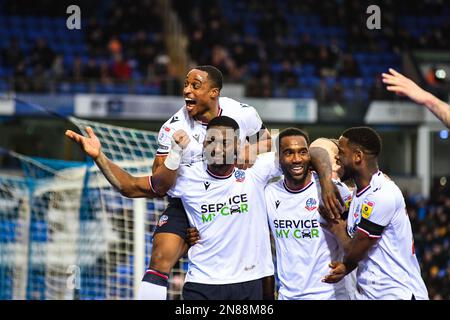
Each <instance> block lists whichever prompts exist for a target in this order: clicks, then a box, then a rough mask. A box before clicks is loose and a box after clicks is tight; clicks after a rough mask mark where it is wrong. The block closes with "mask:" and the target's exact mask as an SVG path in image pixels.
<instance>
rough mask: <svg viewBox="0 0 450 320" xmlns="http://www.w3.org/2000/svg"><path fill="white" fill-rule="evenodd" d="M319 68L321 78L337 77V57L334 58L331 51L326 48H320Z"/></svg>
mask: <svg viewBox="0 0 450 320" xmlns="http://www.w3.org/2000/svg"><path fill="white" fill-rule="evenodd" d="M316 61H317V67H318V71H319V76H321V77H335V76H336V68H335V66H336V57H334V56H332V54H331V53H330V51H329V49H328V48H327V47H325V46H320V47H319V52H318V57H317V60H316Z"/></svg>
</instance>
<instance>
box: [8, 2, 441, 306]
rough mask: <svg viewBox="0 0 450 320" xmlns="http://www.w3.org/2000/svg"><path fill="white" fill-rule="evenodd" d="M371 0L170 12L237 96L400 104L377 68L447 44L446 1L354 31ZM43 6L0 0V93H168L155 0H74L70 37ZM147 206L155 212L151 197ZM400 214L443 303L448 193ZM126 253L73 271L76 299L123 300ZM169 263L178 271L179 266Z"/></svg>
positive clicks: (396, 8)
mask: <svg viewBox="0 0 450 320" xmlns="http://www.w3.org/2000/svg"><path fill="white" fill-rule="evenodd" d="M372 2H373V1H367V0H364V1H360V0H348V1H345V2H342V1H338V0H335V1H315V0H303V1H296V0H276V1H261V0H249V1H246V0H234V1H230V0H213V1H202V0H183V1H172V9H173V10H174V11H175V12H176V13H177V15H178V18H179V19H180V21H181V23H182V25H183V28H184V32H185V33H186V35H187V36H188V39H189V42H188V46H187V48H186V54H187V55H188V56H189V58H190V64H191V65H197V64H213V65H215V66H217V67H219V68H220V69H221V70H222V71H223V73H224V76H225V78H226V81H227V82H228V83H239V84H243V85H244V86H245V95H246V96H247V97H259V98H269V97H272V98H314V99H316V101H317V102H318V104H319V106H320V107H325V106H330V105H334V104H336V103H337V104H346V105H356V106H358V107H359V108H361V110H365V108H366V107H367V105H368V104H369V103H370V101H372V100H375V99H376V100H393V99H399V98H397V97H394V96H393V94H391V93H389V92H387V91H386V90H385V86H384V85H383V83H382V82H381V78H380V73H381V72H385V71H386V69H387V68H388V67H393V68H395V69H396V70H398V71H400V72H401V71H403V69H404V64H403V57H402V55H403V54H404V53H405V52H408V51H409V50H417V49H427V50H429V49H434V50H437V51H439V50H442V49H446V50H448V49H450V37H448V34H450V20H449V19H448V17H449V16H450V3H449V2H448V1H439V0H435V1H411V2H408V6H405V5H403V4H402V3H401V2H400V1H392V0H391V1H384V2H383V8H384V9H383V10H384V13H383V15H382V24H383V28H382V29H381V30H375V31H374V30H368V29H367V28H360V27H357V26H360V25H365V23H366V21H365V19H366V17H367V15H364V14H362V13H365V8H367V6H368V5H370V4H373V3H372ZM49 3H50V1H49V0H34V1H26V0H0V26H1V28H0V92H15V93H41V94H44V93H45V94H75V93H106V94H107V93H124V94H138V95H155V96H162V95H168V96H179V94H180V92H181V88H182V83H181V82H182V79H180V77H179V75H177V73H176V71H175V70H174V68H173V62H172V61H171V60H170V57H169V54H168V51H169V48H168V46H167V43H166V41H165V36H164V32H165V31H164V27H163V26H164V23H163V21H162V18H161V14H160V11H159V9H160V1H156V0H145V1H133V2H131V3H130V4H128V5H126V6H123V5H122V4H121V2H120V1H118V0H116V1H107V0H99V1H87V0H84V1H78V3H79V5H80V6H81V7H82V8H83V25H82V29H81V30H74V31H71V32H67V29H66V28H65V24H66V12H65V9H66V7H67V6H68V5H69V4H71V1H66V0H64V1H57V3H58V4H57V5H56V2H52V3H51V4H52V5H49ZM422 80H423V81H422V83H423V84H424V86H426V87H427V88H432V86H433V85H435V84H436V83H437V81H438V79H436V78H435V77H434V72H431V75H430V76H429V77H428V76H427V77H425V78H424V79H422ZM41 160H42V159H41ZM1 164H2V165H4V164H5V162H4V161H3V162H2V163H1ZM65 165H67V163H66V164H65ZM14 168H15V167H14ZM15 169H17V168H15ZM8 183H9V182H8ZM5 190H6V189H2V188H0V196H1V198H2V199H7V198H8V197H9V194H7V191H5ZM46 200H48V199H41V201H46ZM116 200H117V199H116ZM117 201H118V200H117ZM106 202H107V201H106ZM6 204H7V201H6V202H4V203H3V207H2V204H0V210H4V212H7V219H2V220H0V247H1V245H2V244H6V243H12V242H14V241H15V240H16V239H17V237H18V236H19V235H18V234H17V229H18V227H17V221H18V220H17V215H18V214H19V213H18V212H17V211H18V210H19V209H18V208H13V210H9V209H11V208H7V207H6ZM128 205H129V204H128ZM148 206H149V210H151V211H152V212H153V211H155V210H156V209H155V208H154V204H153V203H149V204H148ZM19 207H20V206H19ZM407 209H408V213H409V215H410V219H411V222H412V226H413V231H414V236H415V244H416V252H417V255H418V257H419V261H420V262H421V268H422V273H423V277H424V280H425V282H426V284H427V287H428V290H429V294H430V298H431V299H447V300H448V299H450V256H449V252H450V250H449V246H450V220H449V215H450V197H449V195H448V191H440V193H438V194H437V195H436V196H434V197H433V198H430V199H424V198H423V197H421V196H420V195H412V194H411V195H409V197H408V203H407ZM111 211H114V210H113V209H111ZM83 219H86V220H88V219H89V217H83ZM152 219H154V220H156V218H154V217H152ZM30 223H31V226H30V233H31V237H30V241H31V242H32V243H35V244H36V246H39V244H42V243H45V242H46V241H47V240H48V238H47V237H48V236H49V234H50V233H49V225H48V222H47V221H45V219H44V215H43V214H42V213H40V212H33V214H32V216H31V220H30ZM146 236H147V238H146V241H147V242H150V238H149V236H148V235H146ZM132 258H133V257H132V256H128V257H126V259H125V260H126V261H124V262H123V264H120V263H118V264H117V265H114V268H115V269H114V272H112V273H111V274H113V275H112V276H110V277H109V278H108V279H106V278H105V276H104V275H95V272H94V271H92V272H89V270H87V271H86V273H87V274H89V275H92V276H89V277H86V278H82V281H84V282H83V283H82V284H81V288H83V289H82V291H81V292H79V296H80V297H81V298H83V299H104V298H106V297H111V296H112V297H118V298H129V297H130V296H132V293H131V292H129V290H130V287H131V285H130V283H129V281H130V278H131V275H132V272H133V270H132V269H130V265H132V261H130V259H132ZM147 262H148V261H147ZM179 267H180V268H181V269H184V270H185V269H186V265H185V262H181V263H180V266H179ZM11 273H12V270H11V268H9V267H7V266H4V265H3V264H0V282H1V287H0V299H11V298H12V297H13V290H14V286H15V284H14V283H13V277H12V276H11ZM29 273H30V274H32V275H33V277H30V278H29V279H28V286H27V294H26V298H28V299H43V298H44V297H45V293H44V290H45V288H46V285H48V283H46V274H45V270H44V269H43V268H40V267H39V265H37V266H36V267H35V269H33V270H31V271H29ZM177 281H178V282H177ZM180 281H181V280H180V279H178V278H177V280H176V281H175V282H174V284H173V286H174V288H175V287H177V286H178V287H177V289H174V292H175V293H172V296H171V297H172V298H179V294H178V291H179V290H178V289H179V286H180V283H179V282H180ZM106 282H108V283H110V284H111V283H118V285H117V286H112V287H114V288H117V289H114V290H117V292H115V291H114V292H107V290H108V289H107V288H106V287H105V283H106ZM94 289H95V290H94ZM121 290H122V291H123V292H122V291H121ZM127 290H128V291H127ZM177 290H178V291H177Z"/></svg>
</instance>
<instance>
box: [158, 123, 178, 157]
mask: <svg viewBox="0 0 450 320" xmlns="http://www.w3.org/2000/svg"><path fill="white" fill-rule="evenodd" d="M173 133H174V129H173V128H171V127H169V126H168V125H167V124H164V125H163V126H162V127H161V129H160V130H159V133H158V149H157V150H156V154H157V155H167V154H168V153H169V151H170V148H171V146H172V142H171V137H172V135H173Z"/></svg>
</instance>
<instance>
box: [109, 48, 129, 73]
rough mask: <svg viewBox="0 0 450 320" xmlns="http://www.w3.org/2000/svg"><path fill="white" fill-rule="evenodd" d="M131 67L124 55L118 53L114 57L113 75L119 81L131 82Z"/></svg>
mask: <svg viewBox="0 0 450 320" xmlns="http://www.w3.org/2000/svg"><path fill="white" fill-rule="evenodd" d="M131 72H132V70H131V66H130V64H129V63H128V62H127V61H125V60H124V59H123V57H122V54H120V53H116V54H114V56H113V63H112V64H111V75H112V76H113V78H114V79H117V80H130V78H131Z"/></svg>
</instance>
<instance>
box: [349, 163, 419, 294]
mask: <svg viewBox="0 0 450 320" xmlns="http://www.w3.org/2000/svg"><path fill="white" fill-rule="evenodd" d="M357 230H360V231H362V232H364V233H365V234H366V235H367V236H368V237H371V238H378V239H379V241H378V243H377V244H375V246H373V247H372V248H371V249H370V250H369V253H368V256H367V257H366V258H365V259H363V260H362V261H360V262H359V265H358V271H357V276H356V277H357V291H356V298H357V299H374V300H394V299H395V300H397V299H401V300H411V298H412V295H414V297H415V298H416V299H418V300H421V299H428V292H427V289H426V287H425V284H424V282H423V280H422V277H421V275H420V267H419V262H418V261H417V257H416V254H415V252H414V239H413V233H412V229H411V223H410V221H409V218H408V213H407V211H406V205H405V200H404V198H403V195H402V193H401V191H400V189H399V188H398V187H397V185H396V184H395V183H394V182H393V181H392V180H390V179H389V178H387V177H386V176H385V175H384V174H383V173H382V172H381V171H378V172H377V173H375V174H374V175H373V176H372V179H371V181H370V184H369V185H368V186H367V187H366V188H364V189H363V190H360V191H359V192H356V191H355V192H354V196H353V201H352V203H351V205H350V210H349V214H348V220H347V231H348V234H349V236H350V237H353V236H354V234H355V232H356V231H357Z"/></svg>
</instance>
